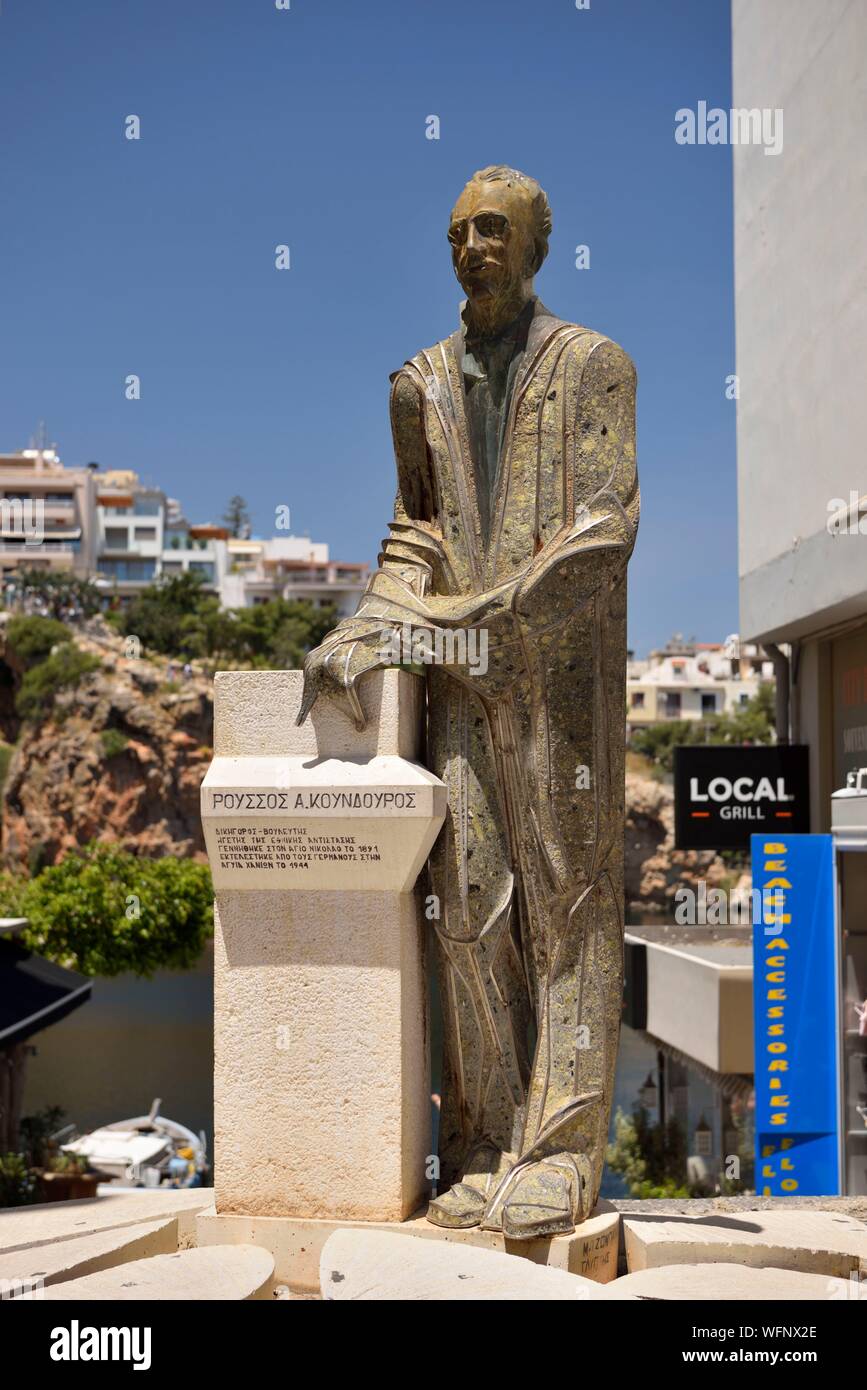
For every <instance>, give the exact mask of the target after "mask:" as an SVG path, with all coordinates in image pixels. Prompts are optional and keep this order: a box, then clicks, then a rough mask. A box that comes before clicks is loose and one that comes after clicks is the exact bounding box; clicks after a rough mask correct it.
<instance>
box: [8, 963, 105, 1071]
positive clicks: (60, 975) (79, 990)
mask: <svg viewBox="0 0 867 1390" xmlns="http://www.w3.org/2000/svg"><path fill="white" fill-rule="evenodd" d="M91 988H92V982H91V980H90V979H88V977H87V976H86V975H79V974H78V973H77V972H76V971H74V970H66V969H65V968H64V967H63V966H62V965H55V964H54V962H53V961H50V960H45V959H44V958H43V957H42V956H37V955H34V953H33V952H32V951H28V950H26V949H25V947H24V946H21V945H19V943H18V942H17V941H10V940H8V939H5V938H3V937H0V1048H7V1047H13V1046H14V1045H15V1043H20V1042H24V1041H25V1039H27V1038H30V1037H32V1036H33V1034H34V1033H40V1032H41V1031H42V1029H43V1028H48V1027H50V1026H51V1024H52V1023H58V1022H59V1021H60V1019H61V1018H65V1017H66V1015H67V1014H69V1013H72V1010H73V1009H77V1008H78V1006H79V1005H80V1004H84V1003H86V1002H87V1000H88V999H89V998H90V991H91Z"/></svg>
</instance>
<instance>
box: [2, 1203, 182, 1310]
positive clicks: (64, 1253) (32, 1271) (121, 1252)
mask: <svg viewBox="0 0 867 1390" xmlns="http://www.w3.org/2000/svg"><path fill="white" fill-rule="evenodd" d="M177 1248H178V1223H177V1219H176V1218H175V1217H173V1216H172V1217H169V1218H167V1219H166V1220H164V1221H143V1222H140V1223H139V1224H138V1225H135V1226H118V1227H114V1228H113V1229H112V1230H109V1231H93V1232H91V1233H90V1234H89V1235H86V1236H73V1237H72V1238H71V1239H70V1240H58V1241H54V1242H53V1243H49V1244H46V1245H36V1246H32V1247H30V1248H29V1249H24V1250H14V1251H12V1253H11V1254H0V1291H2V1294H3V1296H5V1297H7V1298H14V1297H15V1296H16V1295H17V1293H18V1292H26V1291H27V1290H28V1289H33V1290H34V1291H38V1290H39V1289H40V1288H47V1287H48V1286H49V1285H50V1284H60V1283H62V1282H63V1281H64V1280H66V1279H80V1278H83V1277H84V1276H85V1275H88V1274H96V1273H98V1272H99V1271H100V1270H103V1269H111V1268H113V1267H114V1266H115V1265H121V1264H126V1263H128V1262H129V1261H130V1260H145V1259H149V1258H150V1257H151V1256H152V1255H171V1254H174V1252H175V1251H176V1250H177Z"/></svg>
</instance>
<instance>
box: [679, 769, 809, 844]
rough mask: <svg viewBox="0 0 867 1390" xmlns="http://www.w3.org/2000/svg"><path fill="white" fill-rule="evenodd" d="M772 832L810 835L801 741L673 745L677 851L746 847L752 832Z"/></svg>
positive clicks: (807, 795)
mask: <svg viewBox="0 0 867 1390" xmlns="http://www.w3.org/2000/svg"><path fill="white" fill-rule="evenodd" d="M772 830H779V831H780V832H781V833H782V832H785V834H787V835H805V834H808V833H809V830H810V777H809V761H808V749H807V747H806V745H805V744H778V745H776V746H775V747H772V748H741V747H732V746H729V745H727V744H700V745H696V746H687V747H684V748H675V750H674V844H675V848H676V849H749V846H750V836H751V835H754V834H756V833H759V834H764V833H767V832H769V831H772Z"/></svg>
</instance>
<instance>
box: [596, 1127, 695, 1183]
mask: <svg viewBox="0 0 867 1390" xmlns="http://www.w3.org/2000/svg"><path fill="white" fill-rule="evenodd" d="M605 1158H606V1162H607V1163H608V1167H609V1168H610V1169H611V1171H612V1172H614V1173H619V1174H620V1176H621V1177H622V1178H623V1179H624V1180H625V1182H626V1185H627V1187H628V1189H629V1195H630V1197H688V1196H689V1195H690V1194H689V1189H688V1188H687V1186H686V1141H685V1138H684V1135H683V1131H682V1129H681V1127H680V1125H679V1124H678V1123H677V1121H676V1120H675V1119H674V1118H672V1119H670V1120H669V1121H668V1122H667V1124H665V1125H659V1124H652V1123H651V1122H650V1120H649V1118H648V1115H647V1111H646V1110H644V1109H643V1108H642V1109H640V1110H637V1111H636V1112H635V1113H634V1114H633V1115H631V1116H627V1115H624V1113H623V1111H622V1110H618V1111H617V1114H616V1115H615V1117H614V1142H613V1143H611V1144H609V1146H608V1149H607V1151H606V1154H605Z"/></svg>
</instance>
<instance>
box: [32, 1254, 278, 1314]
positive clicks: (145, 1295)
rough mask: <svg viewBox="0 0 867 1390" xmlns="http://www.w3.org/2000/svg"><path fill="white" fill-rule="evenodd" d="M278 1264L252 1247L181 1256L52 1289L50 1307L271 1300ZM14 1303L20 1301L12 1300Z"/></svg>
mask: <svg viewBox="0 0 867 1390" xmlns="http://www.w3.org/2000/svg"><path fill="white" fill-rule="evenodd" d="M273 1281H274V1260H273V1258H272V1256H271V1255H269V1254H268V1252H267V1251H266V1250H259V1249H257V1248H256V1247H255V1246H253V1245H214V1246H211V1247H210V1248H209V1249H207V1250H179V1251H177V1252H176V1253H175V1254H173V1255H154V1256H153V1258H152V1259H149V1260H133V1261H132V1262H131V1263H130V1264H123V1265H118V1267H117V1268H116V1269H105V1270H102V1271H100V1272H99V1273H98V1274H88V1275H87V1276H86V1277H85V1278H83V1279H70V1280H68V1281H66V1282H65V1283H63V1284H52V1285H51V1286H50V1287H49V1288H47V1289H45V1291H44V1293H43V1294H42V1297H43V1299H44V1300H45V1301H46V1302H55V1303H62V1302H68V1303H77V1302H80V1301H86V1302H100V1301H108V1302H111V1303H120V1302H128V1301H131V1302H160V1303H174V1302H197V1301H210V1300H219V1301H224V1302H225V1301H232V1302H236V1303H240V1302H245V1301H249V1300H259V1301H262V1300H265V1299H268V1300H270V1299H271V1297H272V1293H271V1288H272V1284H273ZM11 1301H12V1302H13V1303H17V1302H20V1301H21V1299H12V1300H11Z"/></svg>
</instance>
